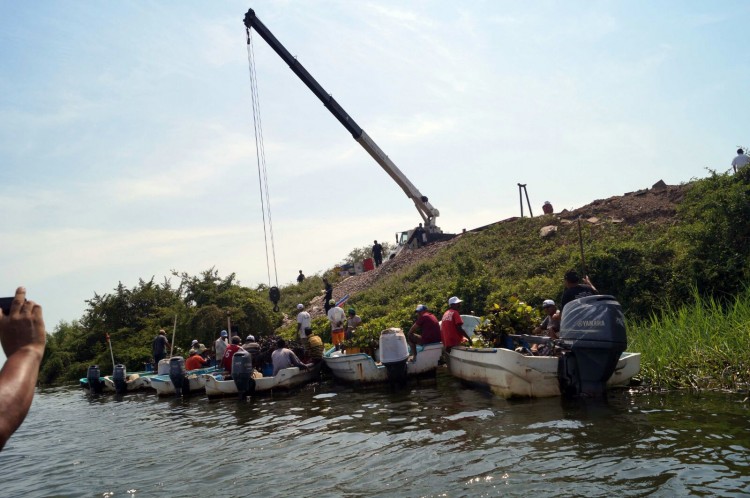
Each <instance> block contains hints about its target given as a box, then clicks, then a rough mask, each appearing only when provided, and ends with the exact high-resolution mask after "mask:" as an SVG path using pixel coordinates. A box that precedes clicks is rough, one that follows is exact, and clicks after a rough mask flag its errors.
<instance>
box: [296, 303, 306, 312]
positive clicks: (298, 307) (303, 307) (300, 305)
mask: <svg viewBox="0 0 750 498" xmlns="http://www.w3.org/2000/svg"><path fill="white" fill-rule="evenodd" d="M297 309H298V310H302V309H305V305H304V304H302V303H299V304H298V305H297Z"/></svg>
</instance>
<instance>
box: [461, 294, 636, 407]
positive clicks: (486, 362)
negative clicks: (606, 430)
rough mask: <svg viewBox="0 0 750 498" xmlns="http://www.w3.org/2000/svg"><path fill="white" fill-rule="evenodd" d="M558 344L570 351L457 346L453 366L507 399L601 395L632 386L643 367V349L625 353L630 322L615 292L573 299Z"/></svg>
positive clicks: (473, 380) (527, 337)
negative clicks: (549, 353) (548, 353)
mask: <svg viewBox="0 0 750 498" xmlns="http://www.w3.org/2000/svg"><path fill="white" fill-rule="evenodd" d="M464 318H465V321H466V317H464ZM474 322H475V323H478V320H474ZM475 323H472V325H474V326H476V325H475ZM473 328H474V327H473V326H472V327H471V329H472V331H473ZM512 337H515V338H522V339H529V340H530V339H533V337H532V336H512ZM536 339H539V338H536ZM542 340H544V341H549V339H542ZM554 343H555V344H556V345H557V346H558V347H559V348H560V349H561V350H562V351H564V352H563V353H562V354H561V355H560V356H535V355H528V354H523V352H517V351H514V350H511V349H504V348H474V347H468V346H455V347H453V348H452V349H451V351H450V353H449V355H448V367H449V369H450V372H451V374H452V375H454V376H455V377H458V378H459V379H461V380H464V381H467V382H470V383H475V384H479V385H483V386H485V387H489V388H490V389H491V390H492V391H493V392H494V393H495V394H497V395H499V396H502V397H505V398H510V397H550V396H560V395H563V394H564V395H566V396H568V395H594V396H596V395H601V394H603V393H604V392H605V390H606V389H607V388H608V387H613V386H623V385H627V384H628V383H629V381H630V380H631V379H632V378H633V377H634V376H635V375H636V374H637V373H638V372H639V371H640V367H641V355H640V353H629V352H626V351H625V346H626V344H627V340H626V333H625V320H624V317H623V315H622V309H621V307H620V304H619V303H618V302H617V301H616V300H615V299H614V298H613V297H612V296H607V295H596V296H587V297H583V298H580V299H576V300H573V301H571V302H570V303H568V304H567V305H566V307H565V313H564V314H563V319H562V323H561V324H560V339H557V340H555V341H554ZM521 349H522V351H523V348H521Z"/></svg>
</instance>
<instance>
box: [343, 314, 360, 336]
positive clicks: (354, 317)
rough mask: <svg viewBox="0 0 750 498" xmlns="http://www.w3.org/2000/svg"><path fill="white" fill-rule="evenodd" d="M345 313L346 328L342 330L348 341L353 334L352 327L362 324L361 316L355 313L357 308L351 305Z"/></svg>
mask: <svg viewBox="0 0 750 498" xmlns="http://www.w3.org/2000/svg"><path fill="white" fill-rule="evenodd" d="M346 314H347V315H349V317H348V318H347V319H346V329H345V330H344V338H345V339H346V340H347V341H348V340H349V339H351V338H352V337H353V336H354V329H356V328H357V327H359V326H360V325H362V318H360V316H359V315H358V314H357V310H355V309H354V308H353V307H352V308H349V309H348V310H346Z"/></svg>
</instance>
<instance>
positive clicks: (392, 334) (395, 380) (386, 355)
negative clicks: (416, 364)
mask: <svg viewBox="0 0 750 498" xmlns="http://www.w3.org/2000/svg"><path fill="white" fill-rule="evenodd" d="M408 359H409V346H408V345H407V344H406V336H404V332H403V331H402V330H401V329H398V328H390V329H386V330H384V331H382V332H381V333H380V361H381V362H382V363H383V365H384V366H385V369H386V372H388V383H389V384H390V385H391V387H403V386H404V385H406V360H408Z"/></svg>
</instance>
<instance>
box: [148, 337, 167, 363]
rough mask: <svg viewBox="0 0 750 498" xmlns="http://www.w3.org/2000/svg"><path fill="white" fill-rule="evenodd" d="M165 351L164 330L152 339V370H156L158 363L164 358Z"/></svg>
mask: <svg viewBox="0 0 750 498" xmlns="http://www.w3.org/2000/svg"><path fill="white" fill-rule="evenodd" d="M167 349H169V341H168V340H167V333H166V332H164V329H161V330H160V331H159V334H158V335H157V336H156V337H154V342H153V343H152V344H151V352H152V353H153V355H154V370H158V369H159V362H160V361H161V360H163V359H164V358H166V356H167Z"/></svg>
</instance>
